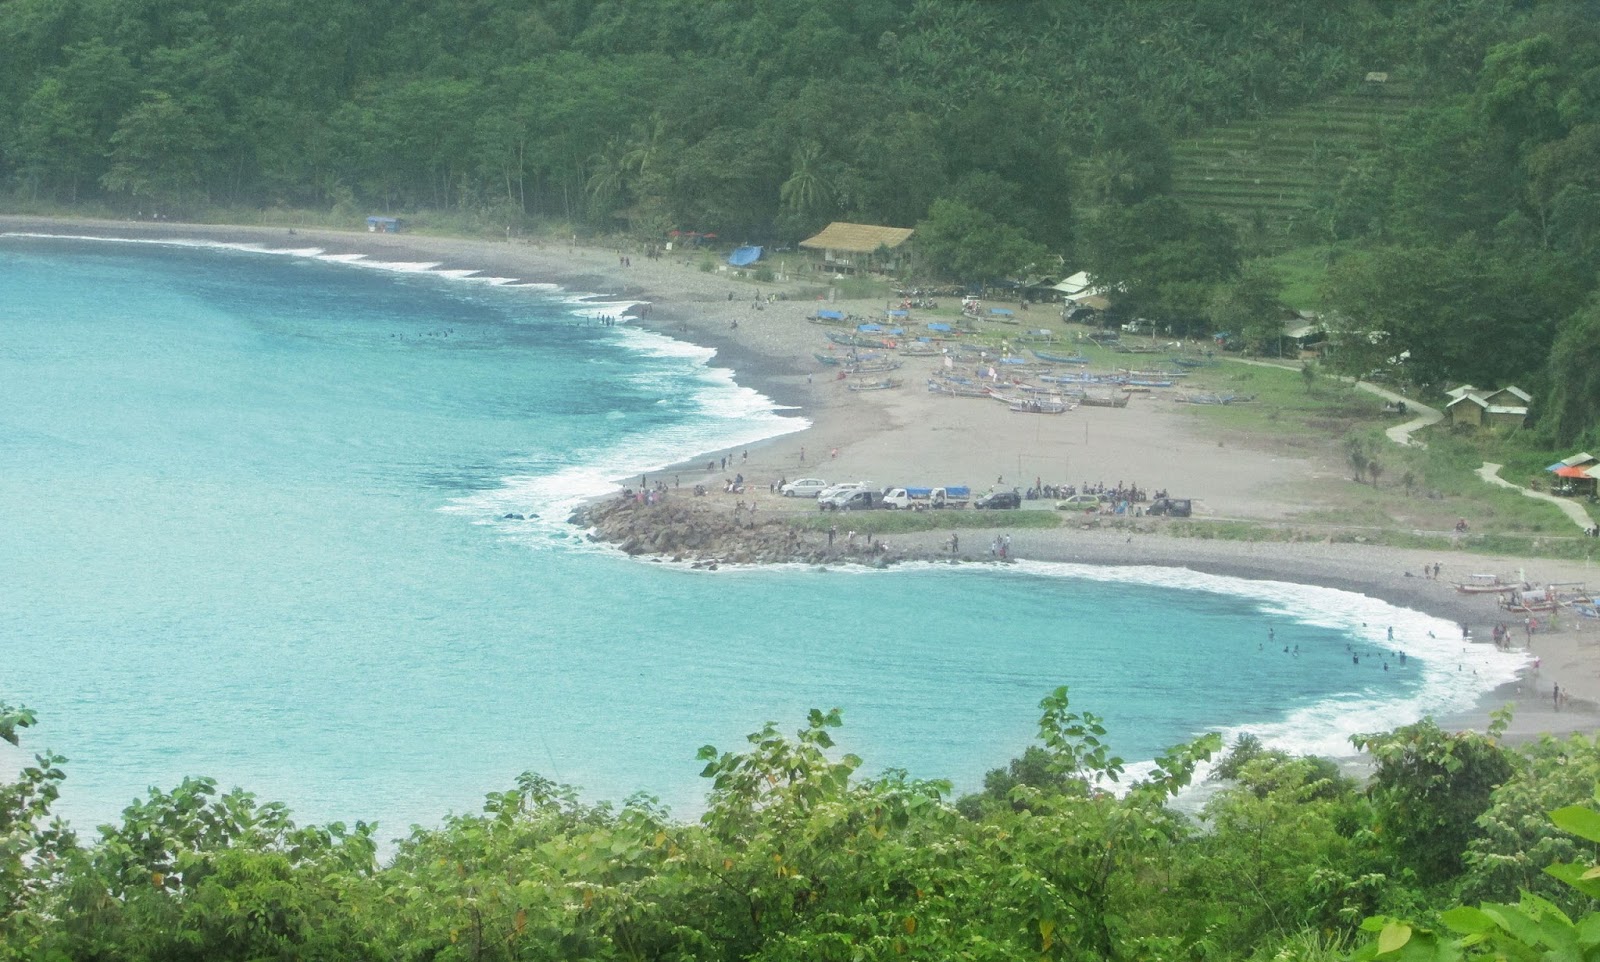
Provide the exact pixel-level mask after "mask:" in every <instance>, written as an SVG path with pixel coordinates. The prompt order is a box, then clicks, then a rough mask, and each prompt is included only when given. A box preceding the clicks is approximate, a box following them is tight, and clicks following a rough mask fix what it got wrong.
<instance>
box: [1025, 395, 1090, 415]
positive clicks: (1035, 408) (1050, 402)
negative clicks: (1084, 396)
mask: <svg viewBox="0 0 1600 962" xmlns="http://www.w3.org/2000/svg"><path fill="white" fill-rule="evenodd" d="M1075 407H1077V405H1075V404H1072V403H1070V402H1068V401H1065V400H1061V399H1059V398H1038V397H1032V398H1024V399H1022V400H1019V401H1017V402H1015V403H1014V404H1012V405H1011V410H1012V411H1015V412H1016V413H1018V414H1065V413H1067V412H1068V411H1070V410H1072V409H1073V408H1075Z"/></svg>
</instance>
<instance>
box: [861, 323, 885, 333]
mask: <svg viewBox="0 0 1600 962" xmlns="http://www.w3.org/2000/svg"><path fill="white" fill-rule="evenodd" d="M856 330H858V331H861V332H862V333H863V334H876V333H878V332H879V331H881V330H883V325H882V324H857V325H856Z"/></svg>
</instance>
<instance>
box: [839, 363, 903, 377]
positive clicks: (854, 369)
mask: <svg viewBox="0 0 1600 962" xmlns="http://www.w3.org/2000/svg"><path fill="white" fill-rule="evenodd" d="M844 369H845V370H846V371H848V372H849V373H851V374H885V373H887V372H889V371H898V370H899V369H900V362H899V361H889V360H873V361H859V362H857V363H854V364H846V365H845V366H844Z"/></svg>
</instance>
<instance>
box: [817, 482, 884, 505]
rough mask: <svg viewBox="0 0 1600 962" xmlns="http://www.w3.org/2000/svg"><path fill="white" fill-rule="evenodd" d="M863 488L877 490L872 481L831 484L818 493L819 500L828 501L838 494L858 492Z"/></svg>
mask: <svg viewBox="0 0 1600 962" xmlns="http://www.w3.org/2000/svg"><path fill="white" fill-rule="evenodd" d="M862 488H873V490H876V488H875V487H874V486H873V483H872V482H871V481H840V482H838V483H836V484H830V485H828V486H827V487H826V488H823V489H822V490H821V491H818V492H817V500H818V501H826V500H827V499H829V498H831V497H833V496H834V495H836V494H841V493H843V492H845V491H858V490H860V489H862Z"/></svg>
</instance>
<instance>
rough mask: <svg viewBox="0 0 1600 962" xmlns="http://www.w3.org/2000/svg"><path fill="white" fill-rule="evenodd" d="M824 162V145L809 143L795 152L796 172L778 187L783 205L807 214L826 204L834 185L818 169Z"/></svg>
mask: <svg viewBox="0 0 1600 962" xmlns="http://www.w3.org/2000/svg"><path fill="white" fill-rule="evenodd" d="M821 163H822V145H821V144H817V143H808V144H804V145H802V146H801V147H800V148H798V149H797V150H795V152H794V173H792V174H790V175H789V179H788V180H786V181H784V182H783V184H782V186H780V187H779V188H778V199H779V200H781V201H782V202H783V206H785V207H787V208H788V209H789V210H791V211H793V212H795V213H797V214H805V213H809V212H811V211H814V210H816V209H817V208H819V207H822V206H823V205H824V204H826V203H827V202H828V201H829V199H830V198H832V196H833V186H832V185H831V184H829V183H828V181H827V180H826V179H825V178H824V177H823V176H822V172H821V171H820V170H819V169H818V168H819V167H821Z"/></svg>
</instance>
